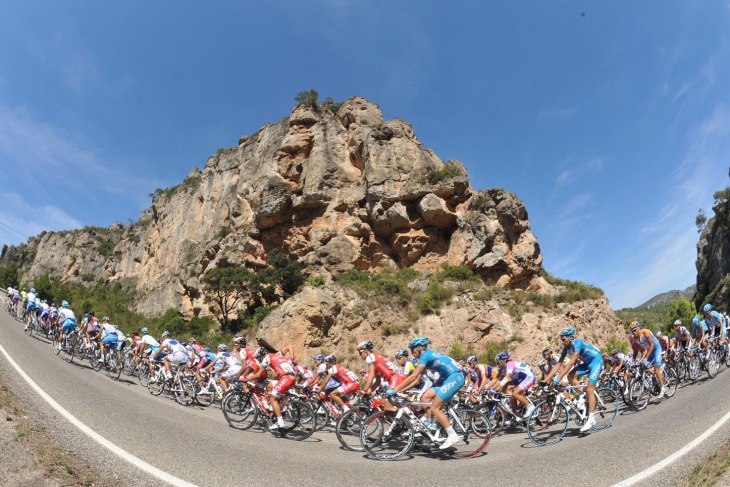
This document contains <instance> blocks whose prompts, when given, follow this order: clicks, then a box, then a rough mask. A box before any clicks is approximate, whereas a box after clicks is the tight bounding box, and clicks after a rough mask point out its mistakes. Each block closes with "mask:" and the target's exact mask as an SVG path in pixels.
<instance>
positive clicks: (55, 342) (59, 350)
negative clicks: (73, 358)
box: [51, 332, 61, 355]
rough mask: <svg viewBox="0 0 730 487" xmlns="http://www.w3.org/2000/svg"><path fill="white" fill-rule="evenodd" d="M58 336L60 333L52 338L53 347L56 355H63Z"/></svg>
mask: <svg viewBox="0 0 730 487" xmlns="http://www.w3.org/2000/svg"><path fill="white" fill-rule="evenodd" d="M58 335H59V333H58V332H56V333H54V334H53V336H52V337H51V347H53V353H55V354H56V355H58V354H59V353H61V349H60V348H59V347H58Z"/></svg>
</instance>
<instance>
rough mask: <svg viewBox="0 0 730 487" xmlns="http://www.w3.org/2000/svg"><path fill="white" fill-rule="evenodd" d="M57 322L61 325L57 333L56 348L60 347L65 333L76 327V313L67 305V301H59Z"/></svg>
mask: <svg viewBox="0 0 730 487" xmlns="http://www.w3.org/2000/svg"><path fill="white" fill-rule="evenodd" d="M58 317H59V323H61V324H62V325H63V327H62V328H61V331H60V332H59V334H58V349H59V350H60V349H61V344H62V343H63V337H64V336H66V334H67V333H71V332H73V331H74V330H75V329H76V315H75V314H74V312H73V310H72V309H71V308H69V307H68V301H66V300H63V301H61V309H60V310H58Z"/></svg>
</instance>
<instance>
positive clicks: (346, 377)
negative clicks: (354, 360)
mask: <svg viewBox="0 0 730 487" xmlns="http://www.w3.org/2000/svg"><path fill="white" fill-rule="evenodd" d="M324 361H325V362H326V363H327V364H328V369H327V377H325V378H324V379H322V381H321V382H320V390H322V391H323V390H324V386H325V384H327V383H328V382H329V381H330V379H336V380H338V381H340V382H342V385H341V386H340V387H338V388H337V389H335V390H333V391H332V392H330V397H331V398H332V400H333V401H335V402H336V403H337V404H339V405H340V407H342V409H343V410H345V411H348V410H349V409H350V407H349V406H348V405H347V404H345V401H344V399H342V396H344V395H345V394H352V393H353V392H355V391H357V390H358V389H360V378H359V377H358V376H357V374H356V373H355V372H353V371H351V370H350V369H348V368H347V367H345V366H344V365H340V364H338V363H337V357H335V356H334V355H327V356H326V357H325V358H324Z"/></svg>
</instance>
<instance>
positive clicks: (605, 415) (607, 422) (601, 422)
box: [591, 387, 619, 431]
mask: <svg viewBox="0 0 730 487" xmlns="http://www.w3.org/2000/svg"><path fill="white" fill-rule="evenodd" d="M596 394H597V397H596V411H595V415H594V418H595V419H596V424H595V425H594V426H593V427H592V428H591V429H592V430H593V431H601V430H605V429H606V428H610V427H611V425H612V424H613V422H614V421H616V417H617V416H618V405H619V399H618V394H616V391H613V390H611V389H609V388H607V387H605V388H601V389H598V390H597V391H596Z"/></svg>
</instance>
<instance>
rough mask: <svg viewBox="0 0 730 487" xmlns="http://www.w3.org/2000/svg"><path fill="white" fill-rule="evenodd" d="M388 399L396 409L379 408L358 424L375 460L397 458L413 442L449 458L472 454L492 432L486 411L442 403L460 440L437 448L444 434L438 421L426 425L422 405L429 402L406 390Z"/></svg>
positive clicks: (480, 447)
mask: <svg viewBox="0 0 730 487" xmlns="http://www.w3.org/2000/svg"><path fill="white" fill-rule="evenodd" d="M388 401H389V402H390V403H391V404H393V405H394V406H395V407H396V408H397V411H395V412H393V411H379V412H376V413H374V414H371V415H370V416H368V417H367V418H365V419H364V420H363V422H362V424H361V429H360V442H361V445H362V448H363V450H364V451H365V452H366V453H367V455H368V457H369V458H371V459H374V460H386V461H387V460H396V459H398V458H401V457H402V456H403V455H406V454H408V453H409V452H410V451H411V450H413V449H414V448H415V447H416V446H418V448H419V449H420V450H421V451H424V452H427V453H436V454H440V455H446V456H448V457H451V458H471V457H475V456H477V455H479V454H481V453H482V452H483V451H484V449H485V448H486V447H487V444H488V443H489V440H490V439H491V436H492V433H491V428H490V426H489V418H487V415H486V414H484V413H482V412H480V411H477V410H475V409H461V410H459V411H457V410H456V409H455V408H454V407H453V406H451V405H449V404H447V405H446V406H445V413H446V417H447V418H448V419H449V423H450V425H451V427H452V428H454V431H455V432H456V434H457V435H459V437H460V439H459V442H457V443H456V444H454V445H453V446H452V447H450V448H447V449H445V450H441V449H439V445H441V444H442V443H443V442H444V441H446V438H447V434H446V431H445V430H444V428H443V427H442V426H441V425H440V424H438V423H436V424H437V426H436V428H431V427H429V426H430V424H431V423H428V425H427V422H426V414H425V409H427V408H429V407H431V403H430V402H421V401H410V400H408V398H407V396H406V395H405V394H398V395H397V396H391V397H389V398H388Z"/></svg>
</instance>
